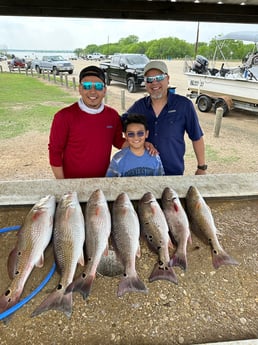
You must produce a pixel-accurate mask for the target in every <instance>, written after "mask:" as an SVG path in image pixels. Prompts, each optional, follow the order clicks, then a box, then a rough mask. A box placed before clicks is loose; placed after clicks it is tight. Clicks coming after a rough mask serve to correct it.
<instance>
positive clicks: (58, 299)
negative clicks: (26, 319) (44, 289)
mask: <svg viewBox="0 0 258 345" xmlns="http://www.w3.org/2000/svg"><path fill="white" fill-rule="evenodd" d="M51 309H55V310H59V311H61V312H63V313H64V314H65V315H66V316H67V317H68V318H70V316H71V314H72V293H69V294H65V293H64V290H62V291H61V290H58V288H57V289H56V290H55V291H53V292H52V293H51V294H50V295H49V296H48V297H47V298H46V299H45V300H44V301H43V302H42V303H41V304H40V305H39V306H38V307H37V308H36V309H35V310H34V311H33V313H32V314H31V317H33V316H37V315H39V314H41V313H43V312H44V311H47V310H51Z"/></svg>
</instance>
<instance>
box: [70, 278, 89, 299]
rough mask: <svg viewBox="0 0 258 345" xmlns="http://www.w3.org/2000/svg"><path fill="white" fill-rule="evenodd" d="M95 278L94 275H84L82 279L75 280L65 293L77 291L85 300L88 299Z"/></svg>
mask: <svg viewBox="0 0 258 345" xmlns="http://www.w3.org/2000/svg"><path fill="white" fill-rule="evenodd" d="M93 280H94V276H93V275H86V274H85V273H82V274H81V275H80V277H78V278H77V279H75V280H74V281H73V282H72V283H71V284H70V285H69V286H68V287H67V289H66V291H65V293H69V292H72V291H73V292H74V291H77V292H79V293H80V294H81V295H82V297H83V299H86V298H87V297H88V296H89V294H90V292H91V288H92V284H93Z"/></svg>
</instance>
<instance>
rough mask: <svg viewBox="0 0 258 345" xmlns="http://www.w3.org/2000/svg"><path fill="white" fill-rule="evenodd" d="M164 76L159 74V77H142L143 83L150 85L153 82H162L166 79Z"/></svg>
mask: <svg viewBox="0 0 258 345" xmlns="http://www.w3.org/2000/svg"><path fill="white" fill-rule="evenodd" d="M166 76H167V75H166V74H159V75H155V76H154V77H144V81H146V83H148V84H151V83H153V82H154V80H156V81H162V80H164V79H165V78H166Z"/></svg>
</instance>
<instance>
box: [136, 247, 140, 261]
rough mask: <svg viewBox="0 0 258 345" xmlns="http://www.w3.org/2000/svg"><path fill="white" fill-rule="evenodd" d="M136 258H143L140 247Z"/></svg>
mask: <svg viewBox="0 0 258 345" xmlns="http://www.w3.org/2000/svg"><path fill="white" fill-rule="evenodd" d="M136 256H137V258H140V257H141V247H140V246H138V249H137V252H136Z"/></svg>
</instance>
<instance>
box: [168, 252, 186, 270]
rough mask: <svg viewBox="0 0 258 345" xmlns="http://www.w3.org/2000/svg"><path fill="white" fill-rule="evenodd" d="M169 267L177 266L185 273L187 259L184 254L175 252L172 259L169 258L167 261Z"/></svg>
mask: <svg viewBox="0 0 258 345" xmlns="http://www.w3.org/2000/svg"><path fill="white" fill-rule="evenodd" d="M169 266H170V267H173V266H179V267H180V268H182V270H184V271H186V269H187V258H186V255H185V253H182V252H178V251H176V252H175V253H174V255H173V257H172V258H171V260H170V261H169Z"/></svg>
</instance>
